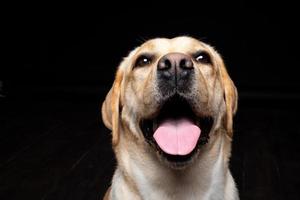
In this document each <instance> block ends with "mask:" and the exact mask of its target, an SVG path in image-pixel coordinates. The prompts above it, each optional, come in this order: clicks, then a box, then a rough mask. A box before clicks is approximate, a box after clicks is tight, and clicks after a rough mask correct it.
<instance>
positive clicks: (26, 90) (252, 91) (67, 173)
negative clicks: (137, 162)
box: [0, 1, 300, 199]
mask: <svg viewBox="0 0 300 200" xmlns="http://www.w3.org/2000/svg"><path fill="white" fill-rule="evenodd" d="M110 3H112V4H113V5H110V6H109V5H104V3H101V2H99V3H98V4H97V5H96V4H95V5H92V4H90V5H89V4H87V3H86V4H84V5H82V4H81V3H78V4H75V3H70V4H63V5H62V4H59V3H58V4H54V3H50V2H49V3H45V4H43V5H41V4H34V3H32V4H26V5H19V4H18V5H12V6H11V9H9V12H8V13H7V15H5V18H4V25H5V27H4V28H3V30H2V31H3V32H4V33H6V34H5V37H4V38H3V40H5V41H4V42H5V43H8V45H7V47H6V46H5V50H6V51H5V52H6V53H8V54H9V55H8V56H6V54H4V57H6V58H8V59H9V62H8V64H5V65H4V64H3V65H2V67H1V73H0V80H1V81H2V82H3V88H2V91H1V93H0V94H2V96H4V97H0V99H1V107H0V109H1V110H2V111H1V113H0V116H1V123H2V125H1V126H2V128H1V129H0V131H1V130H2V131H1V133H0V134H1V139H2V141H0V143H1V155H2V156H1V157H2V158H1V165H0V170H1V171H0V180H2V181H0V182H1V183H0V198H1V196H3V198H1V199H20V198H23V199H29V198H30V199H32V198H34V199H35V198H37V199H41V198H45V199H99V198H100V197H101V196H102V195H103V192H104V191H105V189H106V188H107V187H108V185H109V183H110V179H111V176H112V172H113V170H114V166H115V161H114V158H113V154H112V151H111V148H110V137H109V131H108V130H107V129H105V128H104V127H103V124H102V123H101V122H99V119H98V118H99V105H100V104H101V102H102V100H103V98H104V96H105V94H106V92H107V91H108V89H109V88H110V86H111V84H112V82H113V78H114V73H115V71H116V68H117V66H118V64H119V63H120V62H121V60H122V57H125V56H126V55H127V54H128V52H129V51H130V50H132V49H133V48H134V47H136V46H138V45H140V44H141V43H143V42H144V41H145V40H147V39H150V38H155V37H175V36H179V35H189V36H193V37H196V38H198V39H201V40H202V41H204V42H207V43H209V44H211V45H212V46H214V47H215V48H216V49H217V50H218V51H219V52H220V54H221V55H222V56H223V58H224V61H225V63H226V65H227V68H228V71H229V74H230V75H231V77H232V79H233V81H234V82H235V84H236V86H237V88H238V91H239V111H238V115H237V117H236V121H235V124H236V125H235V130H236V131H235V132H236V133H235V140H234V143H233V157H232V161H231V169H232V171H233V175H234V177H235V180H236V182H237V185H238V188H239V191H240V195H241V198H242V199H297V198H298V196H299V192H298V189H297V188H299V186H300V182H299V181H298V180H297V178H296V177H297V176H298V177H299V175H300V174H299V172H298V171H299V169H300V157H299V156H298V152H299V150H300V149H299V147H298V146H299V143H298V141H299V131H300V130H299V128H298V126H297V123H298V120H297V116H298V111H299V106H298V102H299V100H300V78H299V74H298V68H299V64H298V61H297V60H298V52H299V51H298V50H297V48H298V47H297V45H296V44H297V40H298V34H297V30H296V29H297V26H298V25H299V20H298V19H297V14H298V13H297V10H296V6H295V5H292V4H290V3H289V2H287V1H286V2H264V3H262V2H253V1H249V2H247V1H234V2H233V1H231V2H223V3H220V2H202V1H197V2H173V3H169V4H167V3H165V4H164V5H162V2H159V3H157V2H150V1H149V2H144V1H143V2H142V1H141V2H139V3H134V4H129V3H126V2H123V4H121V3H118V2H110ZM101 4H102V5H101ZM91 122H93V123H92V125H90V123H91ZM49 132H50V133H49ZM73 133H74V134H73ZM84 133H86V134H84ZM61 137H62V138H61Z"/></svg>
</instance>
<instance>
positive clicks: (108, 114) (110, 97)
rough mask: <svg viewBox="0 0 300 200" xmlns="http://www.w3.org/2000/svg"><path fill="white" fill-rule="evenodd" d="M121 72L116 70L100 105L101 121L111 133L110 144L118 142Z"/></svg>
mask: <svg viewBox="0 0 300 200" xmlns="http://www.w3.org/2000/svg"><path fill="white" fill-rule="evenodd" d="M122 80H123V72H121V71H120V70H118V72H117V74H116V77H115V81H114V83H113V86H112V88H111V89H110V91H109V92H108V94H107V95H106V98H105V100H104V102H103V104H102V109H101V112H102V120H103V122H104V124H105V126H106V127H107V128H109V129H110V130H111V131H112V144H113V145H116V144H117V143H118V141H119V127H120V124H119V121H120V98H121V84H122Z"/></svg>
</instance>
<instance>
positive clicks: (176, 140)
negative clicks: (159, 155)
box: [153, 118, 201, 155]
mask: <svg viewBox="0 0 300 200" xmlns="http://www.w3.org/2000/svg"><path fill="white" fill-rule="evenodd" d="M200 133H201V130H200V128H199V127H198V126H196V125H195V124H194V123H193V122H192V121H190V120H188V119H186V118H182V119H168V120H166V121H164V122H162V123H161V124H160V125H159V127H158V128H157V130H156V131H155V132H154V135H153V137H154V139H155V141H156V142H157V144H158V146H159V147H160V148H161V149H162V150H163V151H164V152H165V153H168V154H171V155H187V154H189V153H191V152H192V151H193V150H194V148H195V147H196V145H197V141H198V139H199V137H200Z"/></svg>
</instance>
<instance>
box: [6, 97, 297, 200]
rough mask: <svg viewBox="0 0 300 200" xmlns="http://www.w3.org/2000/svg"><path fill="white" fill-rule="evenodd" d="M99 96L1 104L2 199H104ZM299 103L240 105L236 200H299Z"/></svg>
mask: <svg viewBox="0 0 300 200" xmlns="http://www.w3.org/2000/svg"><path fill="white" fill-rule="evenodd" d="M103 96H104V94H100V95H99V96H92V95H74V96H72V95H68V96H63V95H59V96H44V97H42V98H31V99H21V98H19V99H12V100H11V99H4V100H3V99H2V100H1V107H0V109H1V112H0V123H1V129H0V131H1V134H0V199H3V200H17V199H43V200H48V199H49V200H50V199H53V200H54V199H55V200H60V199H64V200H68V199H70V200H83V199H84V200H96V199H101V197H102V195H103V193H104V192H105V190H106V188H107V187H108V186H109V184H110V180H111V177H112V173H113V171H114V169H115V165H116V163H115V159H114V156H113V153H112V150H111V146H110V135H109V132H108V130H107V129H106V128H104V126H103V124H102V122H101V121H99V103H100V102H101V101H102V99H103ZM296 103H297V101H295V100H288V101H287V100H278V101H270V99H241V100H240V106H239V111H238V114H237V116H236V118H235V134H234V140H233V152H232V159H231V169H232V172H233V176H234V178H235V180H236V182H237V185H238V188H239V192H240V196H241V199H249V200H250V199H261V200H266V199H273V200H274V199H299V195H300V192H299V189H298V188H299V186H300V179H299V177H300V171H299V169H300V155H299V152H300V145H299V134H300V128H299V126H298V123H299V122H298V117H297V116H298V112H299V109H297V108H295V107H294V106H293V105H295V104H296Z"/></svg>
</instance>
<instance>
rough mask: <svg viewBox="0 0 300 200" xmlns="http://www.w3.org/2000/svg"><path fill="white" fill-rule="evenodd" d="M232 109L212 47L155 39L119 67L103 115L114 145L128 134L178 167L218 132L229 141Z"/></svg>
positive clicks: (230, 90)
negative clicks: (110, 131)
mask: <svg viewBox="0 0 300 200" xmlns="http://www.w3.org/2000/svg"><path fill="white" fill-rule="evenodd" d="M236 109H237V91H236V88H235V86H234V84H233V82H232V80H231V79H230V77H229V75H228V73H227V71H226V68H225V65H224V63H223V61H222V58H221V56H220V55H219V54H218V53H217V52H216V51H215V50H214V49H213V48H212V47H211V46H209V45H207V44H205V43H203V42H201V41H198V40H196V39H193V38H190V37H176V38H173V39H165V38H158V39H153V40H149V41H147V42H145V43H144V44H142V45H141V46H140V47H138V48H136V49H135V50H133V51H132V52H131V53H130V54H129V56H128V57H126V58H125V59H124V60H123V62H122V63H121V64H120V66H119V68H118V71H117V73H116V77H115V81H114V83H113V86H112V88H111V90H110V91H109V93H108V95H107V96H106V99H105V101H104V103H103V105H102V117H103V121H104V123H105V125H106V126H107V127H108V128H109V129H111V130H112V142H113V145H114V146H117V145H119V143H120V140H121V138H122V134H131V135H132V136H134V137H131V138H135V139H134V140H135V141H132V142H143V143H144V145H148V146H150V147H151V149H153V152H156V154H157V155H158V158H159V160H163V161H164V162H165V163H167V164H168V165H169V166H171V167H173V168H177V167H182V166H186V165H188V164H189V163H191V162H190V161H191V160H193V159H192V158H194V157H196V155H197V153H198V152H199V150H200V151H201V147H203V146H204V145H205V144H206V143H207V142H208V141H209V138H210V136H212V135H213V134H215V133H216V132H217V131H216V130H220V129H222V130H225V131H223V132H226V134H227V135H228V136H229V137H232V118H233V114H234V113H235V111H236ZM124 138H126V137H124ZM127 138H128V137H127Z"/></svg>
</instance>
